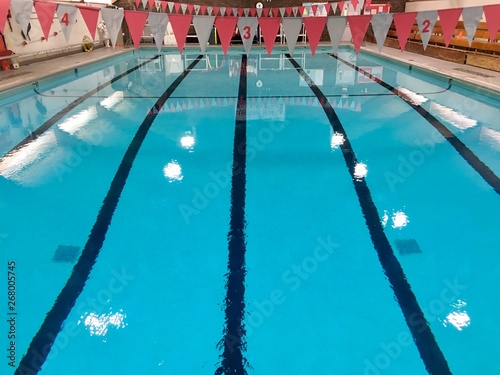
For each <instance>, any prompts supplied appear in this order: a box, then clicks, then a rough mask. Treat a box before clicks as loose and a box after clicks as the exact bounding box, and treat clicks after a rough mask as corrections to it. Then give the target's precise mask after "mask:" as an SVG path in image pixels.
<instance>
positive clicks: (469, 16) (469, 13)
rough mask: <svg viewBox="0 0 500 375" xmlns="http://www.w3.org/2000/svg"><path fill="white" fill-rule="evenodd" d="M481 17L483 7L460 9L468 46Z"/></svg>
mask: <svg viewBox="0 0 500 375" xmlns="http://www.w3.org/2000/svg"><path fill="white" fill-rule="evenodd" d="M482 17H483V7H470V8H464V10H463V11H462V19H463V20H464V27H465V31H466V32H467V40H468V41H469V46H470V45H472V40H473V39H474V35H475V34H476V29H477V25H478V24H479V22H480V21H481V18H482Z"/></svg>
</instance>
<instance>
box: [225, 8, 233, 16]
mask: <svg viewBox="0 0 500 375" xmlns="http://www.w3.org/2000/svg"><path fill="white" fill-rule="evenodd" d="M232 11H233V9H232V8H230V7H227V8H226V16H230V15H231V13H232Z"/></svg>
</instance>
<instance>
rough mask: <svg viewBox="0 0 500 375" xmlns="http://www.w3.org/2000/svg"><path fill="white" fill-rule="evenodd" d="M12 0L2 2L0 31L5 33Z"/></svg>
mask: <svg viewBox="0 0 500 375" xmlns="http://www.w3.org/2000/svg"><path fill="white" fill-rule="evenodd" d="M9 6H10V0H3V1H0V31H1V32H2V34H3V33H4V30H3V29H4V28H5V21H6V20H7V15H8V14H9Z"/></svg>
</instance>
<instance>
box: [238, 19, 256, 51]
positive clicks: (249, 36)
mask: <svg viewBox="0 0 500 375" xmlns="http://www.w3.org/2000/svg"><path fill="white" fill-rule="evenodd" d="M258 23H259V21H258V20H257V17H240V18H238V29H239V30H240V34H241V40H242V41H243V47H245V52H246V54H247V55H248V54H249V53H250V49H251V48H252V42H253V38H254V37H255V33H256V32H257V25H258Z"/></svg>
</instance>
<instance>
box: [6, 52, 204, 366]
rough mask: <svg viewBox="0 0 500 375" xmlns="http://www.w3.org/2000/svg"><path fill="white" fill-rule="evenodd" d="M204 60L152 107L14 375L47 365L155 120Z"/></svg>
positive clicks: (197, 60)
mask: <svg viewBox="0 0 500 375" xmlns="http://www.w3.org/2000/svg"><path fill="white" fill-rule="evenodd" d="M202 57H203V55H199V56H198V57H197V58H196V59H195V60H194V61H193V62H192V63H191V64H190V65H189V66H188V67H187V68H186V70H184V71H183V72H182V73H181V74H180V75H179V77H177V79H176V80H175V81H174V82H172V84H171V85H170V86H169V87H168V88H167V90H166V91H165V92H164V93H163V94H162V95H161V96H160V97H159V98H158V100H157V101H156V103H155V104H154V105H153V107H151V109H150V111H149V113H148V114H147V116H146V118H145V119H144V121H143V122H142V124H141V125H140V126H139V129H138V130H137V132H136V134H135V136H134V138H133V139H132V142H131V143H130V145H129V147H128V149H127V151H126V152H125V155H124V156H123V159H122V161H121V163H120V166H119V167H118V170H117V171H116V174H115V176H114V178H113V181H112V182H111V186H110V188H109V190H108V193H107V194H106V197H105V198H104V200H103V203H102V206H101V209H100V210H99V214H98V216H97V219H96V221H95V223H94V226H93V227H92V230H91V231H90V235H89V237H88V240H87V243H86V244H85V246H84V248H83V250H82V254H81V255H80V258H78V261H77V263H76V264H75V266H74V267H73V271H72V272H71V275H70V277H69V278H68V281H67V282H66V284H65V285H64V287H63V289H62V290H61V292H60V294H59V295H58V297H57V299H56V301H55V303H54V305H53V306H52V308H51V310H50V311H49V312H48V313H47V315H46V316H45V319H44V321H43V323H42V325H41V326H40V329H39V330H38V332H37V333H36V335H35V336H34V337H33V340H32V341H31V343H30V345H29V347H28V350H27V352H26V354H25V355H24V357H23V358H22V359H21V361H20V363H19V366H18V367H17V369H16V371H15V373H14V374H15V375H25V374H30V375H35V374H37V373H38V372H39V371H40V369H41V367H42V366H43V364H44V363H45V360H46V359H47V355H48V354H49V351H50V348H51V347H52V345H53V344H54V341H55V339H56V337H57V335H58V334H59V332H60V330H61V329H62V326H63V324H64V321H65V320H66V319H67V318H68V315H69V313H70V312H71V309H72V308H73V306H74V305H75V303H76V300H77V299H78V297H79V296H80V294H81V292H82V291H83V288H84V286H85V282H86V281H87V279H88V278H89V276H90V273H91V271H92V268H93V266H94V264H95V262H96V260H97V257H98V256H99V252H100V251H101V248H102V246H103V244H104V240H105V237H106V233H107V231H108V229H109V225H110V224H111V220H112V218H113V215H114V212H115V210H116V207H117V205H118V201H119V199H120V195H121V194H122V191H123V188H124V187H125V183H126V182H127V178H128V175H129V173H130V170H131V169H132V165H133V163H134V160H135V158H136V156H137V154H138V152H139V149H140V148H141V146H142V143H143V142H144V139H145V138H146V135H147V133H148V131H149V129H150V128H151V126H152V124H153V122H154V120H155V119H156V116H157V115H158V113H159V110H160V109H161V107H163V105H164V104H165V102H166V101H167V99H169V97H170V95H172V93H173V92H174V91H175V89H176V88H177V87H178V86H179V84H180V83H181V82H182V81H183V80H184V78H186V76H187V75H188V73H189V72H190V71H191V70H192V69H193V68H194V67H195V66H196V64H197V63H198V62H199V61H200V60H201V58H202Z"/></svg>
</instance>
